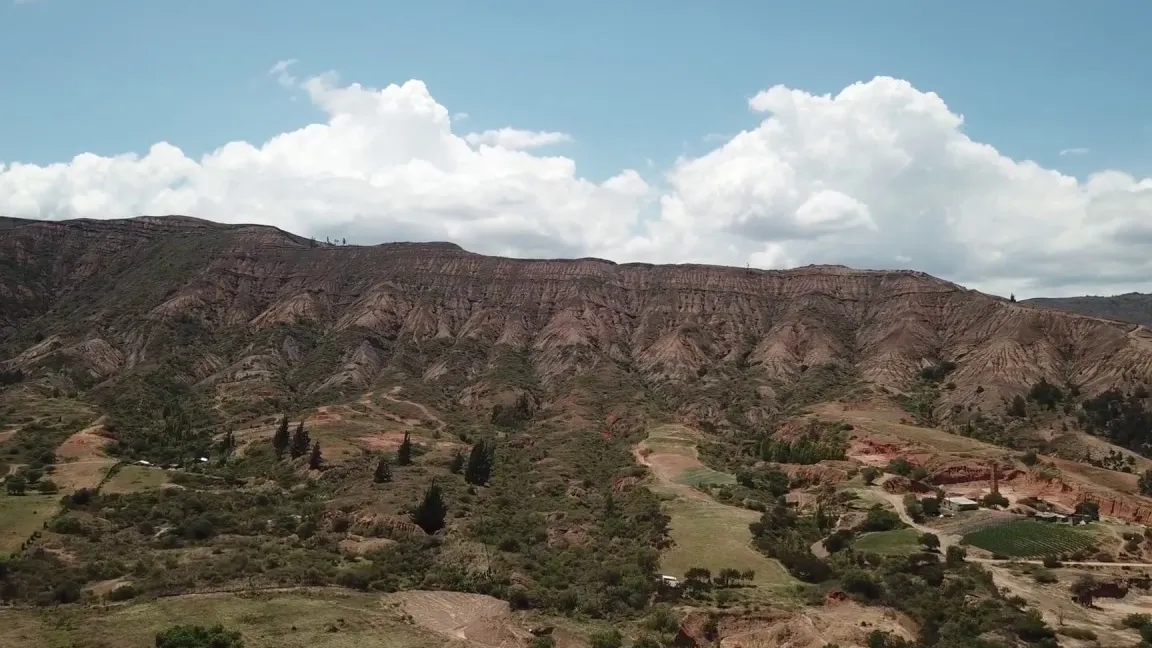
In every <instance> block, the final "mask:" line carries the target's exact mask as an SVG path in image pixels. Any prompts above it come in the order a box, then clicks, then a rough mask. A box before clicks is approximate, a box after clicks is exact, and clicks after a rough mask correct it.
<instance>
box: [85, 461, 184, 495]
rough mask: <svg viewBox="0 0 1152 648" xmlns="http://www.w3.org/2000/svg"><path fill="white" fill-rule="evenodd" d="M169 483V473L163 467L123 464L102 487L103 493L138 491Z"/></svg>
mask: <svg viewBox="0 0 1152 648" xmlns="http://www.w3.org/2000/svg"><path fill="white" fill-rule="evenodd" d="M166 483H168V473H166V472H164V470H163V469H162V468H150V467H147V466H122V467H121V468H120V471H119V472H117V473H116V474H115V475H113V476H112V478H111V479H109V480H108V481H107V482H106V483H105V484H104V486H103V488H101V490H100V492H102V493H137V492H139V491H143V490H149V489H152V488H160V487H161V486H163V485H164V484H166Z"/></svg>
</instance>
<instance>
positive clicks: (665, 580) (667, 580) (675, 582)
mask: <svg viewBox="0 0 1152 648" xmlns="http://www.w3.org/2000/svg"><path fill="white" fill-rule="evenodd" d="M660 584H661V585H663V586H665V587H680V579H678V578H676V577H675V576H661V577H660Z"/></svg>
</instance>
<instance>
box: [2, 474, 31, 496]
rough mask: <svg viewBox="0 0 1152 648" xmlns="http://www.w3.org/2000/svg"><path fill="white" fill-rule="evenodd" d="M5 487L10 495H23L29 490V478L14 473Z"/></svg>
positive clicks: (5, 483)
mask: <svg viewBox="0 0 1152 648" xmlns="http://www.w3.org/2000/svg"><path fill="white" fill-rule="evenodd" d="M4 487H5V488H6V489H7V490H8V494H9V495H23V494H24V493H25V492H27V491H28V480H27V479H24V475H20V474H16V475H12V476H10V477H8V480H7V481H6V482H4Z"/></svg>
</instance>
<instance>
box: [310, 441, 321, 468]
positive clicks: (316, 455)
mask: <svg viewBox="0 0 1152 648" xmlns="http://www.w3.org/2000/svg"><path fill="white" fill-rule="evenodd" d="M323 465H324V455H322V454H320V442H319V441H317V442H316V443H313V444H312V454H311V455H309V457H308V467H309V468H311V469H312V470H320V467H321V466H323Z"/></svg>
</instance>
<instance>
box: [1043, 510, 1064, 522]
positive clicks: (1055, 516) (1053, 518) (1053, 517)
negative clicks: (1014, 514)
mask: <svg viewBox="0 0 1152 648" xmlns="http://www.w3.org/2000/svg"><path fill="white" fill-rule="evenodd" d="M1036 519H1037V520H1040V521H1041V522H1067V521H1068V516H1067V515H1061V514H1059V513H1051V512H1049V511H1041V512H1039V513H1037V514H1036Z"/></svg>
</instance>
